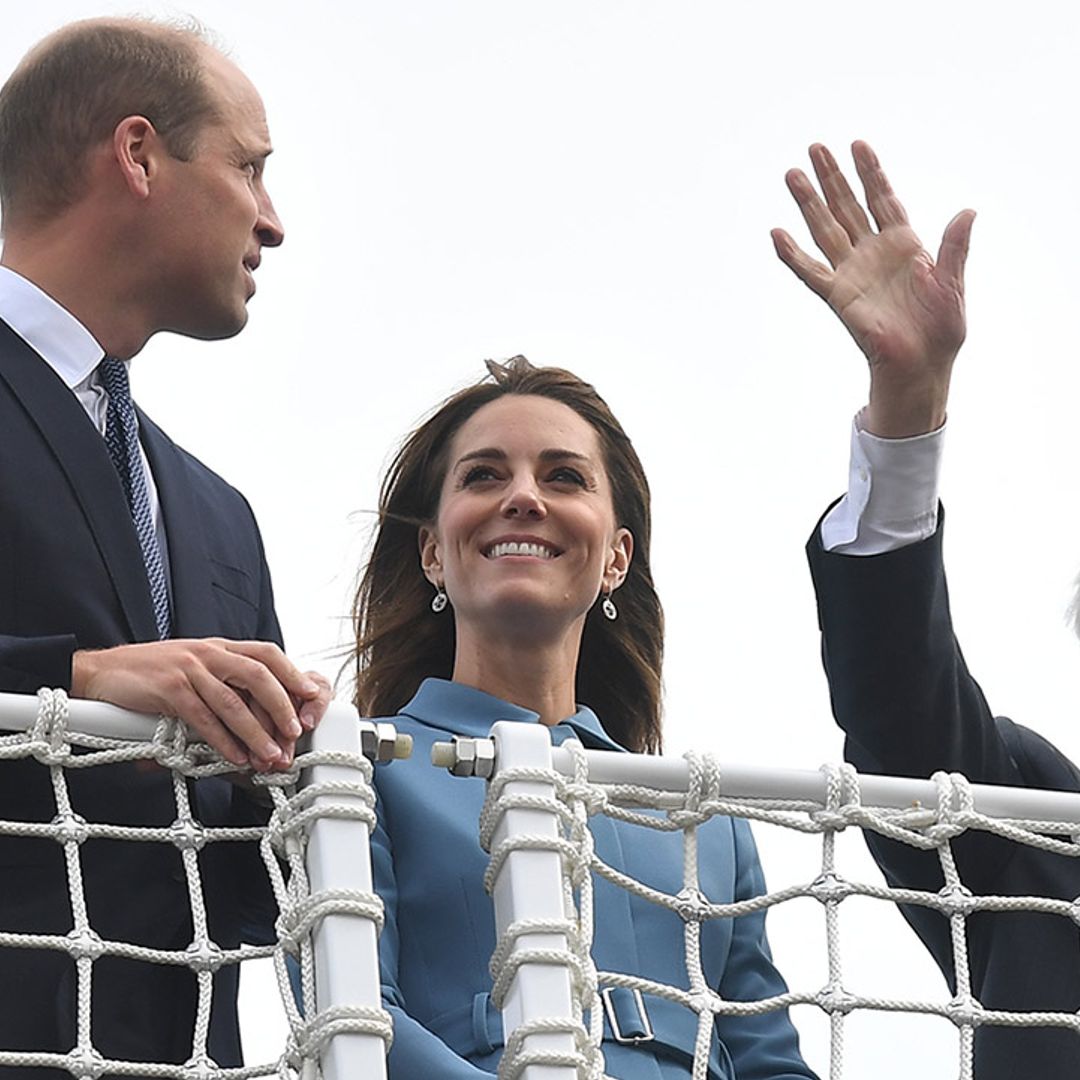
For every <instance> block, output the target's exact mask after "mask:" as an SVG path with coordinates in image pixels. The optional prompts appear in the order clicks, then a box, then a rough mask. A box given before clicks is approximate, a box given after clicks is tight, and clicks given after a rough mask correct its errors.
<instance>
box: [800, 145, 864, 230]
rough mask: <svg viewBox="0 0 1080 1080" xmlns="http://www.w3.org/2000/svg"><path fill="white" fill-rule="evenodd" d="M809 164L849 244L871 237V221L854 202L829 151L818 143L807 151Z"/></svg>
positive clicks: (851, 193)
mask: <svg viewBox="0 0 1080 1080" xmlns="http://www.w3.org/2000/svg"><path fill="white" fill-rule="evenodd" d="M810 161H811V163H812V164H813V166H814V174H815V175H816V176H817V178H818V183H819V184H820V185H821V190H822V192H823V193H824V195H825V202H826V203H827V204H828V207H829V209H830V210H831V211H832V215H833V217H834V218H836V220H837V221H838V222H839V223H840V225H841V226H843V228H844V231H845V232H846V233H847V234H848V236H849V237H850V238H851V240H852V242H857V241H858V240H859V239H860V238H861V237H863V236H870V235H871V234H872V232H873V230H872V229H871V228H870V219H869V218H868V217H867V216H866V211H865V210H863V208H862V207H861V206H860V205H859V200H858V199H856V198H855V193H854V192H853V191H852V190H851V185H850V184H849V183H848V182H847V178H846V177H845V176H844V174H843V173H842V172H841V171H840V166H839V165H837V163H836V158H834V157H833V156H832V154H831V153H830V152H829V148H828V147H827V146H822V144H821V143H814V145H813V146H811V147H810Z"/></svg>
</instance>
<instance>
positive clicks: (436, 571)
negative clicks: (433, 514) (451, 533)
mask: <svg viewBox="0 0 1080 1080" xmlns="http://www.w3.org/2000/svg"><path fill="white" fill-rule="evenodd" d="M416 541H417V544H418V546H419V548H420V568H421V569H422V570H423V571H424V577H426V578H427V579H428V581H430V582H431V584H432V585H434V586H435V587H436V588H437V589H438V588H441V587H442V584H443V566H442V553H441V552H440V550H439V538H438V536H437V535H436V533H435V530H434V529H432V528H431V527H430V526H428V525H421V526H420V529H419V530H418V532H417V534H416Z"/></svg>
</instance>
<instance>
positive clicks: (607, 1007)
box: [600, 986, 654, 1046]
mask: <svg viewBox="0 0 1080 1080" xmlns="http://www.w3.org/2000/svg"><path fill="white" fill-rule="evenodd" d="M616 989H623V990H625V989H627V987H614V986H605V987H604V989H603V990H601V991H600V1000H601V1001H602V1002H603V1003H604V1012H605V1013H606V1014H607V1018H608V1024H609V1025H610V1026H611V1034H612V1035H613V1036H614V1037H615V1041H616V1042H617V1043H622V1044H623V1045H624V1046H634V1045H635V1044H637V1043H646V1042H652V1040H653V1038H654V1036H653V1029H652V1024H651V1023H650V1022H649V1014H648V1012H646V1010H645V999H644V998H643V997H642V996H641V991H640V990H636V989H634V990H631V991H630V993H631V994H633V996H634V1004H635V1005H636V1006H637V1011H638V1017H639V1019H640V1020H641V1027H642V1029H643V1030H644V1032H645V1034H644V1035H624V1034H623V1033H622V1029H621V1028H620V1027H619V1019H618V1017H617V1016H616V1015H615V1003H614V1002H613V1001H612V1000H611V995H612V993H613V992H614V991H615V990H616Z"/></svg>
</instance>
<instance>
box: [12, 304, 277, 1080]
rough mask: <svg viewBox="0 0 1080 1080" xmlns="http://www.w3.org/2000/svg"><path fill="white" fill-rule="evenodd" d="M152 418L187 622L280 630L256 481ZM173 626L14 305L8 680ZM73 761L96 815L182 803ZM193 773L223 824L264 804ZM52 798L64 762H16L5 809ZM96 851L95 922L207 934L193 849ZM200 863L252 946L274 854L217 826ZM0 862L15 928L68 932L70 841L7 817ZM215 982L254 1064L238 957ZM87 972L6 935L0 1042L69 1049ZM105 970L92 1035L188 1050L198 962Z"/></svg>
mask: <svg viewBox="0 0 1080 1080" xmlns="http://www.w3.org/2000/svg"><path fill="white" fill-rule="evenodd" d="M139 422H140V428H141V437H142V440H143V445H144V447H145V449H146V452H147V456H148V458H149V460H150V465H151V468H152V469H153V473H154V478H155V482H156V484H157V487H158V494H159V497H160V501H161V508H162V513H163V515H164V520H165V526H166V530H167V534H168V544H169V563H170V570H171V595H172V604H173V632H174V634H175V635H176V636H177V637H203V636H208V635H221V636H225V637H231V638H259V639H264V640H270V641H276V642H279V643H280V640H281V634H280V630H279V627H278V623H277V619H276V617H275V615H274V607H273V596H272V592H271V587H270V577H269V573H268V571H267V567H266V562H265V559H264V557H263V549H262V543H261V540H260V537H259V533H258V529H257V526H256V524H255V520H254V518H253V516H252V513H251V510H250V508H249V507H248V505H247V503H246V502H245V500H244V498H243V496H241V495H240V493H239V492H237V491H235V490H234V489H233V488H231V487H229V486H228V485H227V484H226V483H225V482H224V481H223V480H221V479H220V478H219V477H218V476H216V475H215V474H214V473H212V472H211V471H210V470H209V469H207V468H206V467H205V466H203V465H202V464H200V463H199V462H198V461H197V460H196V459H195V458H193V457H192V456H191V455H190V454H187V453H185V452H184V451H183V450H181V449H180V448H179V447H177V446H176V445H175V444H174V443H173V442H172V441H171V440H170V439H169V438H168V436H166V435H165V434H164V432H162V431H161V430H160V429H159V428H158V427H157V426H156V425H155V424H154V423H153V422H152V421H151V420H150V419H149V418H148V417H146V416H145V415H143V414H141V413H140V415H139ZM156 637H157V632H156V628H155V624H154V614H153V604H152V601H151V598H150V591H149V586H148V584H147V579H146V571H145V569H144V566H143V561H142V555H141V553H140V549H139V544H138V540H137V538H136V534H135V530H134V527H133V525H132V522H131V516H130V513H129V510H128V506H127V501H126V499H125V496H124V493H123V488H122V487H121V484H120V480H119V477H118V475H117V473H116V470H115V469H114V467H113V465H112V462H111V460H110V458H109V455H108V452H107V450H106V448H105V443H104V440H103V439H102V438H101V435H100V434H99V432H98V431H97V430H96V429H95V428H94V426H93V424H92V423H91V421H90V419H89V418H88V416H87V415H86V413H85V411H84V410H83V408H82V406H81V405H80V403H79V401H78V400H77V399H76V397H75V396H74V395H73V394H72V393H71V391H70V390H69V389H68V388H67V387H66V386H65V385H64V384H63V382H62V381H61V380H60V379H59V377H58V376H57V375H56V374H55V373H54V372H53V370H52V369H51V368H50V367H49V366H48V364H46V363H45V362H44V361H43V360H42V359H41V357H39V356H38V355H37V353H35V352H34V351H33V350H32V349H31V348H30V347H29V346H28V345H26V343H25V342H23V340H22V339H21V338H20V337H19V336H18V335H17V334H15V333H14V332H13V331H12V330H11V329H10V328H9V327H8V326H7V325H6V324H4V323H2V322H0V689H2V690H4V691H10V692H23V693H30V692H33V691H35V690H37V688H38V687H40V686H54V687H65V688H66V687H68V686H69V681H70V672H71V655H72V653H73V652H74V651H75V650H76V649H78V648H104V647H109V646H113V645H119V644H124V643H129V642H139V641H152V640H155V639H156ZM67 780H68V784H69V787H70V790H71V798H72V803H73V808H74V809H75V811H76V812H77V813H79V814H82V815H83V817H85V818H86V819H87V820H89V821H97V822H102V821H106V822H116V823H127V824H136V825H140V824H141V825H167V824H169V823H171V821H172V820H173V818H174V817H175V800H174V795H173V790H172V781H171V778H170V776H169V775H168V774H167V773H165V772H163V771H161V770H156V769H149V770H148V769H146V768H142V769H140V768H138V767H136V766H134V765H130V764H128V765H116V766H107V767H95V768H93V769H88V770H81V771H79V770H68V772H67ZM194 787H195V789H196V792H197V801H198V805H199V809H200V811H201V813H200V816H201V818H202V820H204V821H205V822H207V823H208V824H226V823H230V822H233V823H249V822H252V821H254V820H257V819H258V817H259V815H260V813H261V811H260V810H259V808H257V807H256V806H254V805H253V804H251V803H250V801H249V800H248V799H247V798H246V796H244V795H242V794H241V793H240V792H239V791H238V790H237V789H235V788H234V787H233V786H232V785H230V784H228V783H227V782H225V781H222V780H213V781H200V782H199V783H198V784H196V785H194ZM55 814H56V803H55V798H54V795H53V792H52V788H51V783H50V778H49V774H48V770H46V769H44V768H42V767H41V766H40V765H38V764H36V763H34V762H28V761H7V762H3V763H0V820H6V821H11V820H24V821H49V820H51V819H52V818H53V817H54V816H55ZM226 848H227V849H228V850H224V849H226ZM81 860H82V865H83V874H84V878H85V889H86V897H87V904H88V908H89V915H90V920H91V924H92V925H93V926H94V927H95V929H96V930H97V932H98V933H99V934H100V935H101V936H102V937H104V938H111V939H119V940H124V941H130V942H136V943H138V944H143V945H152V946H155V947H158V948H168V949H176V948H180V949H182V948H185V947H187V945H188V944H190V942H191V934H192V929H191V918H190V905H189V902H188V896H187V885H186V883H185V881H184V878H183V873H182V870H181V863H180V858H179V853H178V852H177V851H176V850H166V848H165V845H162V844H151V843H145V842H138V843H136V842H129V843H123V842H119V841H103V840H94V841H90V842H87V843H85V844H84V845H83V846H82V849H81ZM200 863H201V868H202V870H203V872H204V889H205V893H206V897H207V901H208V905H209V908H210V922H211V933H212V935H213V936H214V938H215V940H216V941H217V942H218V943H219V944H221V945H223V946H226V947H228V946H235V945H236V944H237V943H238V940H239V937H240V934H241V924H242V923H243V922H245V921H250V922H251V923H252V924H253V925H254V924H256V923H260V922H262V923H265V922H266V921H267V919H268V918H269V917H270V912H271V910H272V901H271V899H270V896H269V892H268V889H267V887H266V884H265V873H264V871H263V870H262V868H261V865H260V864H259V862H258V856H257V853H256V852H255V851H254V850H250V851H245V852H243V853H239V852H238V851H237V849H236V845H233V844H210V845H208V846H207V847H206V848H205V849H204V850H203V852H202V853H201V855H200ZM0 873H2V874H3V879H4V886H3V889H2V891H0V927H2V929H4V930H17V931H21V932H44V933H60V934H63V933H67V932H68V931H70V929H71V927H72V915H71V909H70V902H69V900H68V890H67V885H66V878H65V870H64V867H63V860H62V858H61V848H60V845H58V844H56V843H54V842H53V841H50V840H34V839H23V838H17V837H14V836H11V835H7V836H5V835H2V834H0ZM215 986H216V987H217V989H216V992H215V995H214V998H215V1000H214V1010H213V1017H212V1022H211V1028H212V1040H211V1043H212V1053H213V1055H214V1056H215V1057H216V1059H217V1061H218V1062H219V1063H220V1064H223V1065H224V1064H237V1063H239V1061H240V1048H239V1034H238V1027H237V1021H236V1007H235V998H236V970H235V968H234V967H230V968H225V969H222V971H221V972H219V974H218V976H217V977H216V983H215ZM74 987H75V967H74V964H73V962H72V961H71V960H70V959H69V958H67V957H66V956H65V955H63V954H61V953H58V952H55V951H48V950H37V949H34V950H30V949H19V950H11V949H4V950H2V951H0V1048H2V1049H26V1050H30V1049H47V1050H60V1051H67V1050H68V1049H70V1048H71V1047H72V1046H73V1045H74V1043H75V1026H74V1002H75V998H74ZM93 988H94V995H93V1009H94V1014H93V1041H94V1043H95V1046H96V1048H97V1049H98V1050H100V1051H101V1052H102V1053H103V1054H105V1055H106V1056H115V1057H121V1058H128V1059H132V1060H163V1061H169V1062H176V1061H184V1060H186V1059H187V1058H188V1057H190V1056H191V1052H192V1046H191V1042H192V1031H193V1023H194V1003H195V979H194V976H193V975H192V973H191V972H189V971H186V970H184V969H180V968H165V967H161V966H160V965H150V964H145V963H139V962H136V961H132V960H124V959H118V958H115V957H103V958H101V959H99V960H97V961H96V962H95V964H94V973H93ZM36 1074H37V1070H35V1075H36ZM43 1075H44V1074H43ZM57 1075H65V1076H66V1075H67V1074H66V1073H63V1074H57Z"/></svg>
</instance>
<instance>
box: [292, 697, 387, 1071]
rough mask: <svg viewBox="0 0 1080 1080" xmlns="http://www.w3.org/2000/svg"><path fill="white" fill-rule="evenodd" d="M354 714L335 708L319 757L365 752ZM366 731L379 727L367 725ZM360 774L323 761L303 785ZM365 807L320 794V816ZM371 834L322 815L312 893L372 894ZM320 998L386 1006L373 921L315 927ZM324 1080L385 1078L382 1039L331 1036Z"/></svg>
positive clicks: (341, 917)
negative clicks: (325, 810)
mask: <svg viewBox="0 0 1080 1080" xmlns="http://www.w3.org/2000/svg"><path fill="white" fill-rule="evenodd" d="M363 723H365V722H364V721H360V720H358V718H357V715H356V711H355V710H354V709H352V708H347V707H343V706H341V705H332V706H331V707H330V708H329V709H328V710H327V712H326V715H325V716H324V717H323V719H322V721H321V723H320V724H319V726H318V727H317V728H316V729H315V731H314V733H313V735H312V750H313V751H314V752H315V753H317V754H327V753H335V752H339V753H344V754H349V755H352V756H355V757H359V756H360V755H361V754H362V753H363V746H362V731H363V728H362V724H363ZM367 726H368V728H372V727H373V725H371V724H368V725H367ZM356 781H357V773H356V769H355V768H352V767H349V766H345V765H329V764H319V765H313V766H312V767H311V768H310V769H305V770H304V771H303V783H305V784H312V785H318V784H355V783H356ZM349 804H353V805H360V804H361V800H359V799H358V798H357V797H355V796H348V795H341V794H333V795H319V796H317V797H316V798H315V800H314V802H313V804H312V805H313V807H314V809H315V811H316V813H317V812H318V810H319V809H320V808H326V807H329V806H332V805H337V806H341V805H349ZM369 840H370V831H369V829H368V827H367V825H366V824H365V823H364V822H363V821H359V820H352V819H348V818H346V819H336V818H333V817H318V816H317V817H316V819H315V821H314V823H313V824H312V826H311V832H310V836H309V837H308V846H307V867H308V879H309V882H310V887H311V894H312V896H317V895H318V894H319V893H322V892H327V891H333V890H352V891H356V892H363V893H370V892H371V891H372V878H371V855H370V850H369ZM312 945H313V947H314V950H315V999H316V1006H317V1010H318V1012H320V1013H322V1012H326V1011H327V1010H330V1009H333V1008H334V1007H336V1006H357V1005H359V1006H367V1007H371V1008H377V1007H380V1006H381V1004H382V995H381V991H380V986H379V949H378V934H377V930H376V926H375V923H374V922H372V920H371V919H367V918H363V917H358V916H356V915H349V914H337V913H331V914H328V915H327V916H326V917H325V918H324V919H323V920H322V921H321V922H320V923H318V924H317V925H316V926H315V928H314V929H313V930H312ZM321 1066H322V1074H323V1076H324V1078H325V1080H358V1078H360V1077H363V1080H384V1078H385V1077H386V1047H385V1046H384V1044H383V1041H382V1039H380V1038H379V1037H378V1036H377V1035H372V1034H363V1033H356V1032H348V1031H345V1032H341V1033H339V1034H337V1035H335V1036H334V1037H333V1038H332V1039H330V1041H329V1043H328V1044H327V1046H326V1049H325V1051H324V1053H323V1055H322V1060H321Z"/></svg>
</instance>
